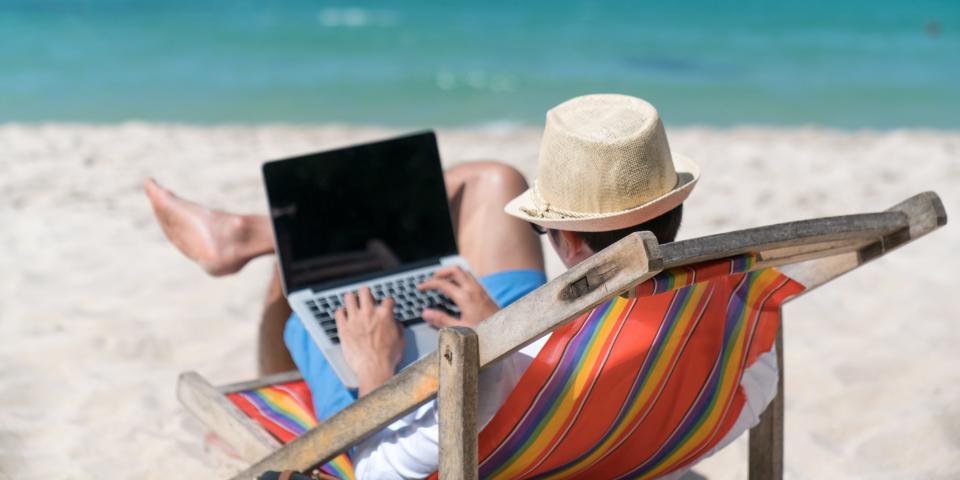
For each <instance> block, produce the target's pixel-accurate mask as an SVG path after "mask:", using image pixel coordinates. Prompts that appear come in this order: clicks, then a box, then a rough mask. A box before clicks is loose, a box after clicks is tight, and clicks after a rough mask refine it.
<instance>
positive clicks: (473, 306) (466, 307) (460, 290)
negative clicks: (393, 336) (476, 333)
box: [417, 266, 500, 328]
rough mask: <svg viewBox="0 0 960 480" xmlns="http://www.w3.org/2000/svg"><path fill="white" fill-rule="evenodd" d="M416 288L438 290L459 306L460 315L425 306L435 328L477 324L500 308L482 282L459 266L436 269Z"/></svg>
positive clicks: (426, 316)
mask: <svg viewBox="0 0 960 480" xmlns="http://www.w3.org/2000/svg"><path fill="white" fill-rule="evenodd" d="M417 290H439V291H440V293H442V294H444V295H446V296H447V297H448V298H450V300H453V303H456V304H457V307H458V308H459V309H460V318H459V319H457V318H456V317H454V316H453V315H450V314H449V313H447V312H444V311H442V310H438V309H434V308H426V309H424V310H423V320H424V321H425V322H427V323H429V324H430V325H433V326H434V327H436V328H441V327H456V326H461V327H470V328H476V326H477V325H479V324H480V322H482V321H483V320H484V319H486V318H487V317H489V316H490V315H493V314H494V313H496V312H497V311H498V310H500V307H498V306H497V304H496V302H494V301H493V299H492V298H490V295H487V291H486V290H484V288H483V285H480V282H478V281H477V279H476V278H474V276H473V275H471V274H470V273H468V272H465V271H463V269H461V268H460V267H456V266H452V267H444V268H441V269H440V270H437V271H436V273H434V274H433V276H432V277H430V278H429V279H427V281H425V282H423V283H421V284H420V285H419V286H418V287H417Z"/></svg>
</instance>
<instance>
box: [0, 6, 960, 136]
mask: <svg viewBox="0 0 960 480" xmlns="http://www.w3.org/2000/svg"><path fill="white" fill-rule="evenodd" d="M958 25H960V4H958V3H957V2H956V1H954V0H915V1H909V2H896V1H870V0H852V1H843V2H837V1H834V0H808V1H804V2H765V1H743V2H713V1H708V0H692V1H677V2H653V1H626V0H619V1H590V0H562V1H556V0H530V1H523V2H517V1H504V0H492V1H484V2H466V1H449V2H434V1H426V0H409V1H404V2H398V1H390V0H369V1H356V2H326V1H317V0H291V1H284V2H263V1H252V0H209V1H203V2H196V1H191V0H167V1H152V0H70V1H60V0H3V1H2V2H0V35H2V36H3V38H4V39H6V40H5V41H4V42H3V45H2V46H0V68H2V75H0V121H12V120H19V121H46V120H56V121H95V122H117V121H123V120H130V119H140V120H151V121H166V122H169V121H184V122H200V123H212V122H243V123H250V122H311V123H319V122H350V123H362V124H378V125H393V126H397V125H402V126H436V125H475V124H483V123H489V122H516V123H524V124H525V123H540V122H542V119H543V114H544V112H545V111H546V109H547V108H549V107H550V106H552V105H555V104H557V103H559V102H561V101H563V100H565V99H567V98H570V97H572V96H575V95H579V94H583V93H590V92H619V93H626V94H633V95H640V96H642V97H644V98H646V99H648V100H650V101H652V102H653V103H654V104H655V105H657V106H658V107H659V108H660V110H661V111H662V112H664V117H665V119H666V121H667V122H668V124H672V125H682V124H691V123H696V124H710V125H733V124H742V123H751V124H760V123H763V124H777V125H797V124H818V125H825V126H832V127H876V128H890V127H897V126H930V127H941V128H942V127H956V126H958V124H960V115H958V114H957V113H956V112H957V110H958V109H960V88H958V85H960V61H958V60H957V59H958V52H960V32H958V28H960V26H958Z"/></svg>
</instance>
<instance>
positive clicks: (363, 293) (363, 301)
mask: <svg viewBox="0 0 960 480" xmlns="http://www.w3.org/2000/svg"><path fill="white" fill-rule="evenodd" d="M360 310H367V311H370V310H373V294H371V293H370V287H360Z"/></svg>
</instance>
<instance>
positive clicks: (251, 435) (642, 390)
mask: <svg viewBox="0 0 960 480" xmlns="http://www.w3.org/2000/svg"><path fill="white" fill-rule="evenodd" d="M945 223H946V214H945V212H944V210H943V206H942V204H941V202H940V200H939V198H938V197H937V196H936V195H935V194H933V193H929V192H928V193H923V194H920V195H917V196H915V197H912V198H910V199H908V200H906V201H904V202H902V203H901V204H899V205H897V206H895V207H893V208H891V209H889V210H887V211H885V212H881V213H873V214H863V215H849V216H843V217H831V218H822V219H815V220H808V221H801V222H793V223H787V224H780V225H773V226H768V227H761V228H755V229H749V230H743V231H738V232H731V233H725V234H720V235H713V236H708V237H702V238H698V239H692V240H685V241H681V242H675V243H670V244H664V245H657V244H656V242H655V240H653V239H652V237H651V236H650V235H649V234H646V235H644V234H635V235H632V236H630V237H628V238H626V239H624V240H622V241H621V242H618V243H617V244H615V245H614V246H612V247H610V248H609V249H607V250H604V251H603V252H601V253H599V254H597V255H595V256H593V257H591V258H590V259H588V260H586V261H584V262H583V263H581V264H580V265H578V266H576V267H574V268H572V269H570V270H569V271H568V272H566V273H565V274H563V275H561V276H560V277H559V278H557V279H555V280H553V281H551V282H550V283H549V284H547V285H545V286H544V287H541V288H540V289H538V290H536V291H534V292H532V293H531V294H530V295H528V296H526V297H524V298H523V299H521V300H519V301H517V302H516V303H515V304H513V305H511V306H510V307H508V308H505V309H503V310H501V311H500V312H499V313H497V314H496V315H494V316H493V317H491V318H490V319H488V320H486V321H484V322H483V323H482V324H481V325H480V326H478V328H477V332H476V335H475V334H473V332H470V331H468V329H445V330H444V331H443V332H442V334H441V344H440V348H439V350H438V356H435V357H428V358H424V359H421V360H420V361H418V362H416V363H415V364H413V365H411V366H410V367H409V368H407V369H406V370H404V371H403V372H401V373H400V374H398V375H397V376H396V377H394V378H393V379H392V380H390V381H389V382H387V384H385V385H384V386H383V387H381V388H380V389H378V390H377V391H375V392H373V393H371V394H370V395H368V396H367V397H365V398H363V399H361V400H359V401H358V402H356V403H355V404H353V405H351V406H349V407H348V408H346V409H344V410H343V411H342V412H340V413H339V414H337V415H335V416H334V417H331V418H330V419H329V420H328V421H327V422H325V423H324V424H323V425H319V426H317V427H315V428H313V429H311V430H309V431H307V432H306V433H305V434H303V435H302V436H299V437H297V438H296V439H294V440H293V441H291V442H290V443H289V444H288V445H287V446H285V447H282V448H279V449H277V448H278V446H279V442H278V441H277V440H276V438H274V437H272V436H271V435H269V434H267V433H266V430H265V429H264V428H262V427H260V426H259V424H256V423H254V422H252V421H250V420H249V418H248V417H247V416H245V415H243V414H241V413H239V410H240V408H239V407H237V404H235V403H233V402H231V401H229V400H227V398H226V397H224V396H223V394H224V393H226V394H227V396H228V397H229V396H230V395H235V392H237V391H240V390H243V391H247V390H251V389H256V388H261V387H263V385H265V384H263V383H258V384H255V385H251V384H247V385H240V386H233V387H230V388H225V389H220V390H217V389H215V388H214V387H212V386H211V385H210V384H208V383H206V382H205V381H203V380H202V379H201V378H200V377H199V376H198V375H196V374H193V373H188V374H184V376H182V378H181V383H180V397H181V399H182V400H183V402H184V404H185V405H187V407H188V408H189V409H190V410H191V411H193V412H194V413H196V414H197V415H198V416H199V417H200V418H201V419H202V420H204V422H205V423H207V424H208V425H210V426H211V428H213V429H214V430H215V431H217V432H218V433H219V434H221V436H223V437H224V438H226V439H228V441H232V442H233V444H234V445H235V446H236V448H237V449H238V451H242V454H244V456H245V458H249V459H255V458H259V457H262V456H264V455H266V454H267V453H269V455H267V456H266V458H263V459H262V460H260V461H259V462H257V463H256V464H255V465H253V466H252V467H250V468H249V469H248V470H247V471H245V472H242V473H241V474H240V475H238V477H237V478H255V477H256V476H257V474H259V473H261V472H263V471H265V470H284V469H296V470H309V469H311V468H312V467H315V466H317V465H323V464H325V463H326V462H329V461H331V460H334V461H336V459H337V458H341V457H338V456H339V455H340V454H342V452H344V451H346V450H347V449H349V448H350V447H351V446H352V445H353V444H355V443H356V442H357V441H359V440H360V439H362V438H364V437H365V436H367V435H369V434H371V433H373V432H376V431H378V430H379V429H381V428H383V427H384V426H385V425H387V424H389V423H390V422H391V421H392V420H394V419H395V418H397V417H399V416H401V415H403V414H404V413H406V412H408V411H410V410H412V409H413V408H415V407H417V406H418V405H420V404H422V403H423V402H425V401H427V400H429V399H431V398H433V396H434V395H437V390H438V388H439V389H440V393H439V395H438V396H439V399H440V400H439V405H440V429H441V465H440V474H441V476H443V477H445V478H476V477H477V474H478V465H479V473H481V474H482V475H483V476H484V477H496V478H523V477H529V476H547V477H552V478H600V477H616V476H627V477H630V478H634V477H649V476H657V475H661V474H666V473H670V472H673V471H677V470H678V469H682V468H684V467H685V466H687V465H689V464H691V463H692V462H694V461H695V460H697V459H698V458H699V455H702V454H703V453H704V452H706V451H707V450H709V449H710V448H711V446H712V445H715V444H716V443H717V442H718V441H719V437H720V436H722V433H723V432H724V431H725V429H728V428H729V426H730V424H731V422H732V421H733V420H734V418H733V416H731V415H728V414H727V412H736V411H739V405H740V404H742V401H743V399H742V398H739V397H742V395H740V396H739V397H738V391H739V389H738V388H737V386H738V384H739V377H738V375H739V374H740V373H742V371H743V368H744V365H746V364H749V363H750V362H749V361H750V359H751V355H753V356H755V355H756V354H757V353H758V352H762V351H766V350H767V349H769V346H770V345H772V343H773V342H774V341H776V342H777V343H778V346H779V347H780V348H778V349H777V351H778V356H781V361H780V375H781V382H780V386H779V388H780V394H779V395H778V396H777V397H776V399H775V400H774V402H773V403H772V404H771V405H770V406H769V407H768V408H767V410H766V411H765V413H764V415H763V417H762V420H761V424H760V425H758V426H757V427H755V428H754V429H753V430H752V431H751V434H750V444H751V447H750V476H751V478H780V477H781V475H782V448H783V443H782V442H783V440H782V432H783V426H782V421H783V417H782V413H783V394H782V388H783V382H782V375H783V363H782V337H781V336H780V334H779V328H778V327H779V318H780V304H781V303H782V302H784V301H786V300H787V299H789V298H791V297H795V296H796V295H799V294H801V293H802V292H804V291H809V290H810V289H812V288H816V287H818V286H820V285H822V284H823V283H825V282H827V281H829V280H831V279H833V278H836V277H837V276H839V275H841V274H843V273H846V272H847V271H850V270H852V269H854V268H856V267H858V266H860V265H862V264H863V263H866V262H867V261H869V260H872V259H873V258H876V257H878V256H880V255H883V254H884V253H886V252H888V251H890V250H892V249H894V248H897V247H898V246H900V245H902V244H904V243H907V242H909V241H911V240H913V239H915V238H918V237H920V236H922V235H925V234H926V233H929V232H930V231H932V230H934V229H936V228H938V227H939V226H942V225H944V224H945ZM774 267H778V268H774ZM627 293H629V295H626V294H627ZM620 294H625V295H620ZM708 295H711V296H717V298H721V299H722V301H720V302H713V303H710V302H708V301H705V300H703V299H704V298H705V297H706V296H708ZM625 297H632V298H629V299H628V298H625ZM711 298H713V297H711ZM757 299H762V300H757ZM656 304H659V305H660V307H659V309H658V308H654V306H655V305H656ZM724 304H728V306H726V307H721V306H722V305H724ZM636 305H640V307H639V308H642V309H644V310H645V311H646V310H650V311H651V312H654V313H653V314H655V315H657V316H658V318H657V319H656V321H654V322H653V323H652V324H653V325H659V327H658V328H656V329H653V330H654V331H648V332H644V331H643V329H641V328H638V326H637V325H636V324H633V325H631V324H627V323H625V322H624V321H623V319H624V318H626V317H625V316H624V315H622V314H621V313H620V312H622V311H623V310H624V309H625V308H631V307H632V306H636ZM697 305H703V308H704V309H705V308H723V309H724V310H722V311H721V312H720V314H713V315H704V317H707V316H710V317H717V318H721V319H722V320H721V321H715V322H713V323H712V324H711V325H707V324H706V323H705V324H704V325H698V324H696V322H697V318H698V315H699V313H702V311H703V310H702V309H701V310H698V307H697ZM717 305H721V306H717ZM730 305H733V306H732V307H731V306H730ZM595 307H596V308H595ZM585 312H592V313H589V314H588V315H583V314H584V313H585ZM520 319H523V320H520ZM710 328H712V329H714V330H715V331H709V330H707V329H710ZM618 329H619V330H618ZM648 330H649V329H648ZM699 330H703V331H702V332H700V333H696V332H697V331H699ZM549 331H554V334H553V335H552V336H551V339H550V341H549V342H548V344H547V345H546V346H545V347H544V349H543V350H542V351H541V353H540V355H539V356H538V357H537V359H536V360H535V361H534V364H533V365H532V366H531V367H530V369H529V370H528V371H527V373H526V374H525V375H524V377H523V379H522V380H521V382H520V385H518V387H517V389H515V391H514V392H513V394H511V396H510V398H508V400H507V401H506V403H505V405H504V407H502V408H501V410H500V412H499V413H498V414H497V416H496V417H495V418H494V419H493V420H492V421H491V422H490V424H488V425H487V427H486V428H485V429H484V431H483V432H481V433H480V436H479V448H478V437H477V434H476V431H475V413H476V412H475V410H476V375H477V371H478V369H479V368H481V367H482V366H483V365H487V364H489V363H490V362H492V361H495V360H497V359H499V358H502V357H503V356H505V355H508V354H510V353H512V352H514V351H516V350H517V349H519V348H521V347H522V346H523V345H525V344H527V343H529V342H530V341H532V340H534V339H536V338H538V337H540V336H541V335H542V334H543V333H546V332H549ZM616 332H619V333H616ZM616 335H621V336H622V337H623V338H632V337H636V336H643V335H647V336H648V340H644V341H640V342H633V343H634V345H641V346H642V345H646V346H647V347H646V349H645V350H643V351H638V352H632V351H631V350H630V348H631V345H630V344H629V342H627V343H626V346H625V347H622V348H621V346H620V344H619V343H617V342H616V341H614V340H613V339H614V337H615V336H616ZM478 338H479V341H478ZM711 338H713V339H714V341H711V340H710V339H711ZM711 342H712V343H711ZM684 351H686V352H694V353H696V352H700V353H703V352H707V353H708V354H709V355H708V356H709V357H711V358H715V359H716V360H715V361H712V362H707V363H706V365H707V366H709V367H710V368H707V369H704V368H703V365H704V362H693V361H691V362H686V361H685V359H684V355H686V354H681V353H682V352H684ZM618 355H619V356H621V357H622V356H624V355H625V356H627V357H626V358H630V357H629V356H630V355H637V356H639V357H643V358H642V359H639V358H638V359H637V360H636V361H634V362H630V361H622V360H623V359H622V358H621V357H618ZM618 358H619V359H620V360H621V361H618V360H617V359H618ZM678 369H679V370H678ZM677 371H679V372H681V373H678V374H677V375H681V374H682V375H683V376H682V378H685V379H693V378H696V379H699V380H698V381H695V382H678V381H674V382H667V381H666V380H667V378H666V377H665V375H666V374H667V373H668V372H677ZM584 379H586V380H584ZM616 379H621V381H619V382H617V381H614V380H616ZM622 379H628V380H629V381H622ZM277 380H278V379H269V382H270V383H269V384H272V383H274V382H276V381H277ZM279 380H285V381H289V380H290V378H285V379H279ZM577 382H580V383H577ZM685 384H686V385H685ZM691 385H692V387H691ZM594 391H596V392H602V394H596V395H591V392H594ZM557 392H559V393H557ZM571 392H572V393H571ZM659 396H666V397H669V398H684V399H686V400H684V402H681V403H683V404H684V405H685V407H684V409H681V410H679V411H674V410H676V409H673V410H671V409H670V406H669V405H666V404H665V403H663V402H661V403H659V404H658V403H657V402H656V401H655V399H656V398H658V397H659ZM738 402H740V403H738ZM307 404H309V401H308V402H307ZM587 411H589V412H590V417H591V418H590V420H589V421H579V420H580V419H581V417H582V414H583V412H587ZM651 424H656V428H651V427H650V425H651ZM531 432H536V433H535V434H534V433H531ZM638 432H639V433H638ZM651 432H652V433H651ZM274 435H276V434H274ZM658 435H659V436H658ZM647 437H653V438H652V439H651V438H647ZM271 451H272V453H270V452H271ZM624 452H627V453H624ZM630 462H633V463H630ZM328 465H329V464H328ZM327 471H328V472H329V471H331V469H330V468H328V469H327Z"/></svg>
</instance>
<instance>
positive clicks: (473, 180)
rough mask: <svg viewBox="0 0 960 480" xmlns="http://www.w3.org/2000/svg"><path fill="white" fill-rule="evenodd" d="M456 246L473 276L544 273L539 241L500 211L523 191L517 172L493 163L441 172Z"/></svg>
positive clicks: (523, 224) (522, 224)
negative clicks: (444, 182) (516, 271)
mask: <svg viewBox="0 0 960 480" xmlns="http://www.w3.org/2000/svg"><path fill="white" fill-rule="evenodd" d="M444 178H445V180H446V184H447V193H448V194H449V196H450V201H451V208H452V209H453V212H454V221H455V228H456V231H457V245H458V247H459V249H460V255H462V256H463V257H464V258H466V259H467V262H469V263H470V267H471V268H472V269H473V271H474V273H475V274H476V275H477V276H484V275H489V274H492V273H498V272H504V271H511V270H539V271H542V270H543V250H542V248H541V244H540V238H539V236H538V235H537V234H536V233H535V232H534V231H533V229H532V228H530V224H528V223H527V222H525V221H523V220H520V219H517V218H514V217H512V216H510V215H507V214H506V213H505V212H504V211H503V207H504V206H506V204H507V202H509V201H510V200H512V199H513V198H514V197H516V196H517V195H520V194H521V193H523V192H524V191H526V189H527V182H526V180H525V179H524V178H523V175H521V174H520V172H518V171H517V170H516V169H514V168H513V167H510V166H508V165H505V164H502V163H497V162H470V163H464V164H460V165H457V166H455V167H453V168H451V169H449V170H447V171H446V173H445V175H444Z"/></svg>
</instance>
